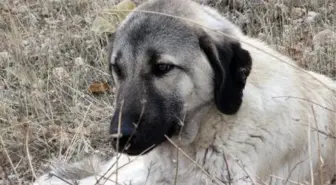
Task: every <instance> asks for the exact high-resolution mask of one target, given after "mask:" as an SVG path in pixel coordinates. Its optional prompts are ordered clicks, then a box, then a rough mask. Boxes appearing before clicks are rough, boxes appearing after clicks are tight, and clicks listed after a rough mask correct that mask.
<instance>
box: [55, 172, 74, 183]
mask: <svg viewBox="0 0 336 185" xmlns="http://www.w3.org/2000/svg"><path fill="white" fill-rule="evenodd" d="M50 175H51V176H55V177H56V178H58V179H59V180H61V181H63V182H65V183H67V184H69V185H73V184H71V183H70V182H69V181H67V180H65V179H63V178H62V177H59V176H58V175H55V174H53V173H50Z"/></svg>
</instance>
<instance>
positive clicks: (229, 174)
mask: <svg viewBox="0 0 336 185" xmlns="http://www.w3.org/2000/svg"><path fill="white" fill-rule="evenodd" d="M223 157H224V161H225V165H226V170H227V171H228V178H229V180H228V182H229V185H231V172H230V168H229V163H228V161H227V159H226V156H225V153H223Z"/></svg>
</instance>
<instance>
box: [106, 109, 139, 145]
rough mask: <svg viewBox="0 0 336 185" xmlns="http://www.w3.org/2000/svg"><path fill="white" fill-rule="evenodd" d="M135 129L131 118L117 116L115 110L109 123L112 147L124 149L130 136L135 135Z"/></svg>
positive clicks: (129, 141) (128, 142)
mask: <svg viewBox="0 0 336 185" xmlns="http://www.w3.org/2000/svg"><path fill="white" fill-rule="evenodd" d="M119 118H120V119H119ZM135 131H136V127H135V124H134V123H133V120H132V119H131V118H130V117H129V116H126V115H125V116H122V117H119V113H118V112H116V113H115V114H114V116H113V118H112V122H111V125H110V134H111V137H112V144H113V147H114V148H119V150H122V149H126V148H125V147H127V145H128V144H130V143H131V140H132V138H133V137H135V133H136V132H135ZM117 145H118V147H117Z"/></svg>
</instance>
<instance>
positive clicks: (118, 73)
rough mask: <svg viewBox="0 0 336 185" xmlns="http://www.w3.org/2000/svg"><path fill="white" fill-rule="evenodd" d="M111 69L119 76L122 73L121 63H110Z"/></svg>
mask: <svg viewBox="0 0 336 185" xmlns="http://www.w3.org/2000/svg"><path fill="white" fill-rule="evenodd" d="M110 70H111V72H112V70H113V71H114V72H115V73H116V75H117V76H118V77H120V76H121V75H122V72H121V69H120V67H119V65H117V64H110Z"/></svg>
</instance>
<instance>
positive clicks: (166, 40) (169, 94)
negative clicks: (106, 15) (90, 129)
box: [108, 0, 251, 155]
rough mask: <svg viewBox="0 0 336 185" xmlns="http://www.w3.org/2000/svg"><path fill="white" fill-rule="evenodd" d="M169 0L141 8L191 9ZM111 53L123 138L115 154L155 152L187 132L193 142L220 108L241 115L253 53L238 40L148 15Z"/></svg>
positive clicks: (117, 125) (125, 29) (130, 23)
mask: <svg viewBox="0 0 336 185" xmlns="http://www.w3.org/2000/svg"><path fill="white" fill-rule="evenodd" d="M166 2H168V1H164V0H158V1H154V2H151V3H148V4H147V5H146V4H144V5H143V6H141V7H139V8H138V9H137V10H139V9H147V10H148V9H149V10H154V11H162V12H165V11H166V12H170V10H173V9H174V8H177V10H176V11H183V5H184V6H185V7H184V8H185V10H187V8H188V7H187V5H185V4H183V3H182V4H180V5H176V7H173V4H169V3H168V5H167V3H166ZM169 2H170V1H169ZM167 9H169V10H167ZM188 11H190V10H188ZM180 13H181V12H180ZM191 14H192V13H191ZM108 54H109V62H110V71H111V74H112V78H113V81H114V84H115V86H116V89H117V94H116V108H115V112H114V115H113V118H112V122H111V127H110V133H111V134H113V135H115V136H116V137H115V139H114V141H113V146H114V148H115V149H118V151H119V152H123V153H127V154H129V155H139V154H141V153H143V154H144V153H147V152H148V151H150V150H151V149H153V148H155V147H156V146H157V145H160V144H161V143H162V142H164V141H165V140H166V136H167V137H173V136H176V135H179V134H180V137H181V138H182V139H186V140H188V141H189V142H191V141H192V140H193V138H194V137H195V136H196V135H197V131H198V123H199V122H200V121H201V119H202V113H204V111H206V110H207V108H208V107H209V106H210V105H211V104H213V103H215V104H216V106H217V108H218V109H219V111H221V112H222V113H224V114H235V113H236V112H237V111H238V109H239V107H240V105H241V103H242V96H243V89H244V87H245V82H246V78H247V77H248V75H249V73H250V69H251V58H250V55H249V53H248V52H247V51H246V50H244V49H242V48H241V46H240V44H239V43H238V42H236V41H233V40H232V39H229V38H227V37H224V36H222V37H218V38H217V37H216V39H215V37H212V36H210V34H208V33H207V31H205V30H204V29H202V28H196V27H195V26H191V25H190V24H188V23H186V22H185V21H183V20H179V19H176V18H173V17H167V16H164V15H155V14H149V13H141V12H133V13H132V14H131V15H130V16H129V17H128V18H127V19H126V20H125V21H124V22H123V23H122V25H121V26H120V27H119V29H118V30H117V32H116V33H115V34H114V36H113V39H111V42H110V50H109V53H108Z"/></svg>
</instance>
